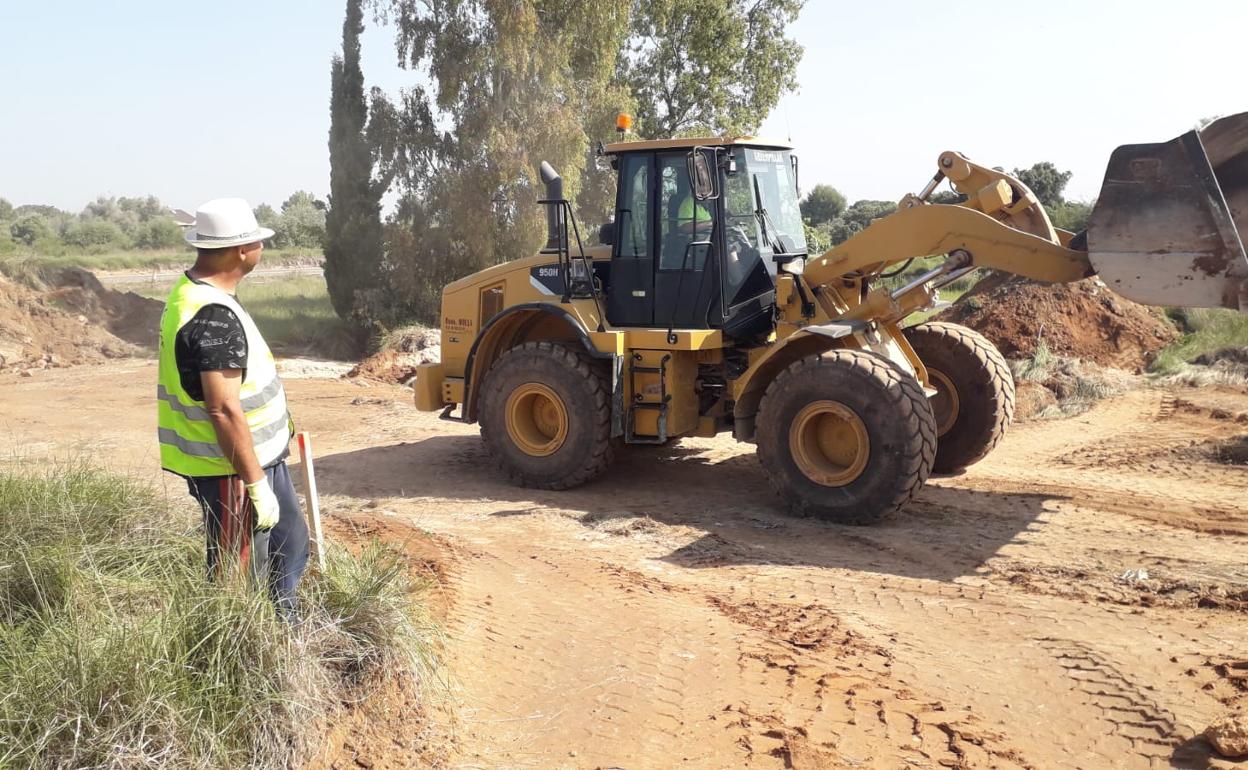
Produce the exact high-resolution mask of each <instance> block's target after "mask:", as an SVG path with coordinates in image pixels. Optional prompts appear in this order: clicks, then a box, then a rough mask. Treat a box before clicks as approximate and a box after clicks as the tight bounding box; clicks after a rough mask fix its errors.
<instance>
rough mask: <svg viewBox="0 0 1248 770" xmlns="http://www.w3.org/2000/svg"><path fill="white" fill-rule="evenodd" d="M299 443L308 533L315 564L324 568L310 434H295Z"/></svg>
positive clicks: (322, 540)
mask: <svg viewBox="0 0 1248 770" xmlns="http://www.w3.org/2000/svg"><path fill="white" fill-rule="evenodd" d="M295 439H296V440H297V441H298V443H299V471H300V473H302V474H303V493H304V495H305V496H306V497H307V498H308V510H307V514H308V534H309V536H310V537H309V541H310V542H309V544H308V545H309V546H310V547H311V550H312V555H313V556H314V557H315V558H316V566H318V567H320V568H321V569H322V570H323V569H325V540H324V538H323V537H322V536H321V501H320V499H319V498H318V497H317V494H316V471H315V470H314V469H313V467H312V434H311V433H307V432H300V433H296V434H295Z"/></svg>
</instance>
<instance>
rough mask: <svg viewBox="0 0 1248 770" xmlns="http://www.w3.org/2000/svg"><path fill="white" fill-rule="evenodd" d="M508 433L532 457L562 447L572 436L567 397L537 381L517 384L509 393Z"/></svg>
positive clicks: (552, 451)
mask: <svg viewBox="0 0 1248 770" xmlns="http://www.w3.org/2000/svg"><path fill="white" fill-rule="evenodd" d="M507 435H508V436H509V437H510V438H511V441H512V443H514V444H515V445H516V446H517V447H519V448H520V451H522V452H524V453H525V454H527V455H530V456H532V457H545V456H547V455H550V454H554V453H555V452H557V451H559V448H560V447H562V446H563V442H564V440H565V439H567V437H568V410H567V407H565V406H564V405H563V399H561V398H559V395H558V394H557V393H555V391H553V390H551V389H550V388H548V387H546V386H545V385H542V384H540V383H537V382H529V383H525V384H524V385H521V386H520V387H518V388H516V389H515V390H513V391H512V392H511V395H510V396H508V397H507Z"/></svg>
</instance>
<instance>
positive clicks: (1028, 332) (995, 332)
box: [939, 278, 1178, 372]
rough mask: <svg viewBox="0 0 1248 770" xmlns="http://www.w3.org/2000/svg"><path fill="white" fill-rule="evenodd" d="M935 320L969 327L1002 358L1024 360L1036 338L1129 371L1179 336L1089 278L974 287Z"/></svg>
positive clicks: (1057, 349)
mask: <svg viewBox="0 0 1248 770" xmlns="http://www.w3.org/2000/svg"><path fill="white" fill-rule="evenodd" d="M994 283H995V282H994ZM939 319H940V320H942V321H952V322H954V323H960V324H963V325H965V326H969V327H971V328H972V329H975V330H976V331H978V332H980V333H981V334H983V335H984V336H985V337H987V338H988V339H990V340H992V342H993V343H994V344H995V345H996V346H997V347H998V348H999V349H1000V350H1001V352H1002V353H1003V354H1004V355H1005V356H1006V357H1007V358H1016V359H1017V358H1031V357H1032V356H1033V355H1034V354H1035V352H1036V349H1037V347H1038V345H1039V344H1040V342H1041V341H1043V342H1044V345H1045V347H1047V348H1048V350H1049V352H1051V353H1055V354H1059V355H1063V356H1068V357H1071V358H1079V359H1083V360H1085V361H1092V362H1095V363H1097V364H1100V365H1101V366H1112V367H1116V368H1119V369H1127V370H1129V371H1134V372H1139V371H1142V370H1143V369H1144V367H1145V366H1146V365H1147V364H1148V362H1149V361H1151V360H1152V359H1153V356H1154V355H1155V354H1156V353H1157V351H1159V350H1161V349H1162V348H1164V347H1165V346H1166V345H1168V344H1169V343H1170V342H1171V341H1172V340H1174V339H1175V337H1177V336H1178V332H1177V330H1175V328H1174V326H1173V325H1172V324H1171V323H1170V322H1169V321H1168V320H1166V318H1165V317H1164V316H1162V314H1161V313H1160V312H1156V311H1153V310H1150V309H1149V308H1146V307H1144V306H1143V305H1137V304H1136V303H1134V302H1131V301H1130V300H1126V299H1123V298H1122V297H1119V296H1117V295H1115V294H1113V293H1112V292H1110V291H1109V290H1108V289H1107V288H1105V286H1104V285H1103V284H1102V283H1100V281H1098V280H1097V279H1095V278H1090V279H1088V280H1085V281H1079V282H1078V283H1071V284H1040V283H1034V282H1031V281H1024V280H1020V279H1015V280H1009V281H1005V282H1003V283H999V284H997V285H993V286H991V287H990V288H985V289H980V288H979V287H976V289H973V290H972V291H971V292H969V293H968V294H966V295H965V296H963V297H962V298H961V299H959V300H958V301H957V302H956V303H954V305H953V307H951V308H949V309H948V310H946V311H945V312H943V313H941V314H940V316H939Z"/></svg>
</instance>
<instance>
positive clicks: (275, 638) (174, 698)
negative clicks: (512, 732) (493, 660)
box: [0, 465, 429, 769]
mask: <svg viewBox="0 0 1248 770" xmlns="http://www.w3.org/2000/svg"><path fill="white" fill-rule="evenodd" d="M202 538H203V535H202V530H199V529H198V528H197V527H196V522H195V521H194V520H193V519H192V518H191V517H189V516H187V515H186V514H185V513H184V512H179V511H178V510H176V509H173V508H172V507H171V506H170V505H168V504H167V503H166V502H164V501H163V500H162V499H161V498H160V497H158V496H157V495H156V494H155V493H154V492H153V491H152V490H151V489H150V488H148V487H147V486H145V485H143V484H141V483H138V482H135V481H132V480H130V479H127V478H124V477H119V476H117V475H114V474H110V473H105V472H102V471H99V470H95V469H92V468H89V467H84V466H72V467H58V468H52V469H44V470H39V469H35V468H32V467H28V466H25V465H19V466H16V467H11V468H8V469H5V468H0V768H6V769H7V768H81V767H106V768H111V767H118V768H120V767H126V768H129V767H178V768H183V767H192V768H217V767H266V768H272V767H286V766H290V765H297V764H299V763H300V762H301V761H302V760H303V759H305V758H306V757H307V756H309V755H310V754H311V753H312V752H314V751H316V750H317V749H318V748H319V743H320V736H321V734H322V731H323V729H324V727H325V724H326V723H327V720H328V719H329V718H330V717H331V716H332V715H333V714H334V713H335V711H336V710H338V709H341V708H342V704H343V703H344V702H348V701H350V700H353V699H356V698H358V697H359V696H360V695H361V694H362V692H363V691H364V689H363V688H365V687H366V686H367V685H368V684H369V683H370V682H376V681H378V679H379V677H381V676H383V675H384V676H387V677H390V676H411V677H416V678H417V679H418V680H419V679H420V678H422V677H423V676H424V675H425V674H426V673H427V670H428V668H427V666H428V657H427V656H428V649H429V648H428V633H429V629H428V627H427V626H425V625H423V624H422V623H421V622H420V621H419V620H418V618H419V615H418V612H417V611H418V607H417V606H416V603H415V599H414V593H415V587H414V586H413V585H412V584H411V583H410V582H409V578H408V575H407V572H406V570H405V569H404V567H403V565H402V564H401V563H400V562H399V561H398V558H397V556H396V555H395V554H392V553H391V552H389V551H386V550H384V549H383V548H381V547H380V546H376V545H374V546H371V547H369V548H366V549H364V551H363V552H362V553H361V554H360V555H358V556H353V555H351V554H349V553H347V552H346V551H344V550H336V551H333V552H332V553H331V554H329V557H330V558H329V559H328V562H327V566H326V569H325V571H324V572H323V573H318V572H315V571H310V572H309V574H308V575H307V576H306V577H305V579H304V581H303V586H302V589H301V610H300V619H299V620H298V621H297V622H296V623H295V624H293V625H288V624H286V623H285V622H283V621H281V620H279V619H278V618H277V617H276V616H275V614H274V612H273V610H272V608H271V605H270V604H269V602H268V600H267V599H266V598H265V597H264V596H262V595H259V594H257V593H256V592H254V591H252V590H250V589H249V588H248V587H247V586H246V585H245V584H244V583H243V582H242V581H226V583H224V584H222V583H217V584H211V583H209V582H208V581H207V580H206V579H205V571H204V555H203V539H202Z"/></svg>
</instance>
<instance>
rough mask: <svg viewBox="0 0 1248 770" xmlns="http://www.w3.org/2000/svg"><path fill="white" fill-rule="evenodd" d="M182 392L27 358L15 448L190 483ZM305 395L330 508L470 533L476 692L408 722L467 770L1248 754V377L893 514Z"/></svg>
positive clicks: (994, 462) (1118, 411) (708, 457)
mask: <svg viewBox="0 0 1248 770" xmlns="http://www.w3.org/2000/svg"><path fill="white" fill-rule="evenodd" d="M154 381H155V367H154V365H153V364H152V363H150V362H147V361H129V362H113V363H108V364H105V365H102V366H93V367H79V368H72V369H61V370H47V371H41V372H38V373H36V374H35V376H34V377H30V378H19V377H17V376H16V375H11V374H0V451H4V452H7V453H12V452H17V453H19V454H25V455H28V456H65V455H66V454H68V453H71V452H84V453H93V454H96V455H98V456H100V457H101V458H102V459H103V460H104V461H105V462H107V463H109V464H112V465H115V466H120V467H123V468H132V469H135V470H136V471H138V472H141V473H145V474H147V475H149V476H150V477H151V478H153V479H156V480H157V481H158V482H159V483H162V484H164V485H165V486H166V488H167V489H168V490H169V493H170V495H172V496H175V497H180V496H182V495H183V494H184V490H183V488H182V487H181V486H180V485H179V483H178V482H177V480H176V479H173V478H171V477H162V476H161V475H160V474H159V473H158V472H157V471H156V470H154V469H155V467H156V464H157V463H156V447H155V441H154V432H155V431H154V425H153V419H154V418H153V408H152V398H151V396H152V390H153V385H154ZM289 392H290V397H291V401H292V404H293V406H294V409H295V410H296V419H297V420H298V421H299V422H300V424H301V427H302V428H303V429H307V430H311V431H312V432H313V433H314V434H315V436H316V444H317V449H318V473H319V478H320V486H321V490H322V493H323V495H324V498H323V503H324V507H325V509H326V513H327V516H329V517H331V518H332V519H333V520H334V521H335V522H338V521H341V522H359V521H361V520H363V521H372V522H374V525H373V526H372V528H371V529H369V528H366V529H365V531H366V532H372V533H373V534H376V535H378V536H381V537H384V538H387V539H404V538H406V537H407V534H409V533H415V531H416V530H422V531H425V532H429V533H432V539H433V540H434V541H436V542H438V543H441V544H443V547H444V548H445V554H444V561H443V571H444V575H445V588H444V598H445V601H446V608H445V613H446V617H447V627H446V632H447V636H448V643H447V650H446V656H447V659H446V670H447V677H448V680H449V682H450V684H449V698H448V700H447V703H446V704H445V705H444V707H442V708H440V709H433V710H431V716H430V717H429V718H430V719H432V720H433V721H434V722H435V723H436V724H433V725H430V724H428V723H424V722H420V721H419V720H418V719H417V715H416V714H415V709H414V708H413V715H412V717H413V727H412V728H411V730H412V733H413V734H415V733H416V732H417V731H418V730H419V731H422V732H421V734H422V735H434V736H440V738H439V739H440V740H444V741H445V742H446V744H447V746H448V748H447V754H446V756H444V757H442V758H441V762H442V763H444V764H445V765H447V766H451V767H465V768H470V767H534V768H599V767H601V768H610V767H619V768H651V767H669V766H687V767H706V768H724V767H757V768H772V767H775V768H779V767H790V768H890V769H895V768H941V767H966V768H1035V769H1037V770H1040V769H1048V768H1087V769H1088V770H1093V769H1099V768H1110V767H1113V768H1173V767H1180V768H1210V767H1236V766H1238V765H1233V764H1231V763H1229V762H1227V761H1226V760H1220V759H1217V758H1214V757H1212V756H1211V755H1210V753H1209V748H1208V744H1207V743H1206V741H1205V739H1204V738H1202V737H1200V734H1201V732H1202V731H1203V730H1204V729H1205V727H1206V726H1207V725H1209V724H1210V723H1211V722H1213V721H1214V720H1215V719H1216V718H1217V717H1218V716H1220V715H1221V714H1222V713H1224V712H1225V711H1227V710H1228V709H1230V708H1234V707H1236V706H1239V705H1242V704H1243V703H1244V702H1245V699H1246V698H1248V663H1246V661H1248V615H1245V614H1244V612H1245V609H1248V567H1245V563H1244V554H1245V547H1246V546H1248V505H1246V504H1245V497H1246V495H1248V468H1246V467H1245V465H1244V464H1243V463H1244V454H1243V453H1242V452H1240V451H1239V450H1238V449H1235V447H1237V446H1241V445H1242V441H1243V436H1244V434H1245V433H1248V424H1246V423H1248V417H1245V415H1248V395H1245V394H1244V393H1242V392H1236V391H1227V390H1209V391H1196V390H1183V391H1176V392H1165V391H1159V390H1143V391H1135V392H1131V393H1128V394H1125V395H1123V396H1121V397H1118V398H1116V399H1113V400H1110V401H1107V402H1102V403H1101V404H1100V405H1098V406H1097V407H1095V408H1094V409H1092V410H1091V411H1089V412H1087V413H1084V414H1082V415H1080V416H1079V417H1076V418H1072V419H1069V420H1047V421H1039V422H1032V423H1024V424H1020V425H1017V426H1015V428H1014V429H1013V430H1012V431H1011V433H1010V434H1009V435H1008V436H1007V438H1006V440H1005V441H1004V442H1003V444H1002V445H1001V447H1000V448H999V449H998V450H997V451H996V452H995V453H994V454H993V455H992V456H990V457H989V458H988V459H987V460H986V461H985V462H983V463H981V464H980V465H978V466H976V467H975V468H973V469H971V471H969V472H968V473H966V474H965V475H962V476H959V477H956V478H944V479H936V480H934V481H933V482H932V483H931V484H930V486H929V487H928V488H927V490H926V491H925V492H924V493H923V494H922V495H921V496H920V499H919V500H918V501H917V502H916V503H914V504H913V505H911V506H910V507H909V508H908V509H907V510H906V511H904V512H903V513H902V514H901V515H899V516H897V517H895V518H893V519H892V520H890V521H888V522H887V523H885V524H883V525H880V526H876V527H871V528H848V527H839V526H831V525H827V524H822V523H819V522H816V521H809V520H796V519H792V518H789V517H787V516H785V515H782V514H781V513H780V511H779V510H778V506H777V504H776V501H775V500H774V499H773V497H772V496H771V494H770V492H769V491H768V489H767V485H766V484H765V483H764V480H763V478H762V474H761V471H760V470H759V467H758V464H757V463H756V461H755V459H754V458H753V456H752V453H751V451H750V449H749V448H748V447H745V446H739V445H736V444H734V443H733V442H732V441H731V440H730V439H727V438H721V439H714V440H701V439H699V440H687V441H682V442H680V443H679V444H676V445H674V446H671V447H667V448H661V449H653V448H650V449H642V448H636V449H634V448H629V449H627V450H625V451H623V452H622V453H621V456H620V457H619V459H618V460H617V463H616V465H615V466H614V468H613V469H612V471H611V472H610V474H609V475H608V476H607V477H606V478H605V479H603V480H601V481H599V482H596V483H594V484H591V485H589V486H586V487H584V488H581V489H577V490H573V491H570V492H563V493H547V492H533V491H527V490H522V489H515V488H512V487H510V486H507V485H505V484H503V483H502V482H501V481H500V480H499V477H498V474H497V473H495V472H494V471H493V470H492V468H491V467H490V465H489V463H488V461H487V458H486V456H485V454H484V452H483V450H482V447H481V444H480V441H479V439H478V438H477V436H476V432H475V429H474V428H469V427H465V426H462V425H458V424H455V423H446V422H439V421H438V420H437V419H436V417H434V416H432V415H423V414H420V413H417V412H415V411H414V409H413V408H412V407H411V405H410V403H409V401H408V396H407V392H405V391H404V390H402V389H400V388H397V387H393V386H385V385H375V386H371V387H370V386H365V385H363V384H359V383H353V382H349V381H330V380H297V381H292V382H290V383H289ZM1228 448H1229V449H1228ZM335 526H338V525H337V524H336V525H335ZM336 531H341V530H336ZM395 724H399V725H401V724H402V722H401V721H400V722H397V723H395ZM388 730H390V735H389V736H388V738H387V740H386V741H379V742H374V743H366V744H365V745H364V746H363V747H360V746H358V745H357V746H356V751H355V753H354V754H352V755H351V756H352V757H353V759H352V760H351V762H348V761H347V760H345V759H343V760H340V761H338V762H336V763H335V765H334V766H338V767H350V766H352V763H355V764H358V765H359V766H365V767H387V766H390V767H398V766H402V764H403V759H402V754H401V752H402V751H405V750H410V743H411V741H410V740H404V739H409V738H411V737H412V736H411V735H401V734H398V732H401V730H402V728H388ZM395 731H398V732H395ZM383 737H386V736H383ZM383 742H388V743H390V744H393V745H391V746H390V747H389V748H386V747H384V746H381V745H380V743H383ZM405 744H406V745H407V746H408V748H407V749H405V748H403V747H404V745H405ZM353 745H355V744H353ZM396 746H397V747H398V748H395V747H396ZM396 752H400V753H396ZM355 757H358V759H355ZM426 761H428V758H427V757H426Z"/></svg>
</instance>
